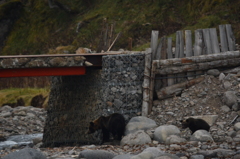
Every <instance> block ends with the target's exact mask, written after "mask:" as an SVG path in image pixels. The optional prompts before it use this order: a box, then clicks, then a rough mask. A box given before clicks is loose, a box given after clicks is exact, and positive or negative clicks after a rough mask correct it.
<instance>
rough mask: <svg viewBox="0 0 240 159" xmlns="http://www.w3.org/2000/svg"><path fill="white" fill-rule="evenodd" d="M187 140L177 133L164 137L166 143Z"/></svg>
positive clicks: (177, 142)
mask: <svg viewBox="0 0 240 159" xmlns="http://www.w3.org/2000/svg"><path fill="white" fill-rule="evenodd" d="M185 142H187V140H186V139H184V138H181V137H179V136H177V135H170V136H169V137H167V139H166V144H169V145H170V144H179V143H185Z"/></svg>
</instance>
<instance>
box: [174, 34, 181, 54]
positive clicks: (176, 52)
mask: <svg viewBox="0 0 240 159" xmlns="http://www.w3.org/2000/svg"><path fill="white" fill-rule="evenodd" d="M179 34H180V33H179V31H177V32H176V46H175V58H179V57H180V38H179V36H180V35H179Z"/></svg>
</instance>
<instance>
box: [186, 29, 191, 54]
mask: <svg viewBox="0 0 240 159" xmlns="http://www.w3.org/2000/svg"><path fill="white" fill-rule="evenodd" d="M185 40H186V57H191V56H193V46H192V32H191V30H185Z"/></svg>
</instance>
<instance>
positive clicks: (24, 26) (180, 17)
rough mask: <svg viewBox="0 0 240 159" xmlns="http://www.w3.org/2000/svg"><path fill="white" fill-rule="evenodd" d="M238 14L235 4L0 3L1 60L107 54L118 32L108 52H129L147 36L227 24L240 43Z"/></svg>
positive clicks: (197, 0)
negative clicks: (55, 53)
mask: <svg viewBox="0 0 240 159" xmlns="http://www.w3.org/2000/svg"><path fill="white" fill-rule="evenodd" d="M239 8H240V1H239V0H231V1H230V0H206V1H202V0H181V1H179V0H159V1H157V0H115V1H112V0H71V1H65V0H0V55H17V54H46V53H48V52H49V51H50V52H51V50H53V49H55V48H56V47H59V46H71V48H72V50H75V49H76V48H78V47H87V48H90V49H91V50H95V51H101V50H107V48H108V46H109V45H110V43H111V42H112V41H113V39H114V38H115V37H116V36H117V34H118V33H120V32H121V35H120V37H119V39H118V40H117V42H116V43H115V44H114V47H113V48H112V50H118V49H120V48H123V49H131V46H129V44H130V43H131V41H132V45H133V48H132V50H141V49H143V48H145V47H148V46H149V41H150V35H151V30H159V31H160V36H163V35H167V36H170V35H172V34H174V33H175V32H176V31H177V30H185V29H190V30H195V29H199V28H210V27H218V25H220V24H227V23H229V24H232V27H233V30H234V35H235V37H236V42H237V43H239V41H240V17H239V12H238V10H239ZM106 32H108V34H106ZM107 39H108V40H107ZM72 52H73V51H72Z"/></svg>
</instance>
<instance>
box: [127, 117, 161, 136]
mask: <svg viewBox="0 0 240 159" xmlns="http://www.w3.org/2000/svg"><path fill="white" fill-rule="evenodd" d="M154 127H157V124H156V122H155V121H154V120H152V119H149V118H147V117H144V116H137V117H133V118H132V119H131V120H130V121H129V122H128V124H127V125H126V130H125V135H128V134H130V133H134V132H136V131H138V130H148V129H151V128H154Z"/></svg>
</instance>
